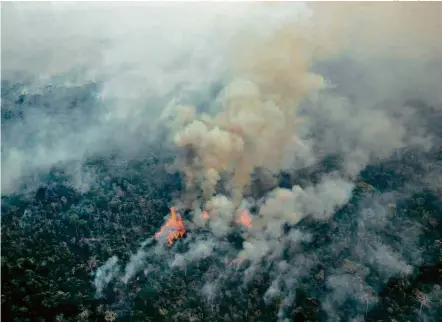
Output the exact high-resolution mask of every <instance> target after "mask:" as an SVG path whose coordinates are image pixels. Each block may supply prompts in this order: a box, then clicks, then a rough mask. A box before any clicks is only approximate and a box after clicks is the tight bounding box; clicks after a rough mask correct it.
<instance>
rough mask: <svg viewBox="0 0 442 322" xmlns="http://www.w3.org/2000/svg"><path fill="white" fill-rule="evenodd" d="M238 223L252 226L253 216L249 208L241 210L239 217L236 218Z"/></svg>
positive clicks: (248, 226)
mask: <svg viewBox="0 0 442 322" xmlns="http://www.w3.org/2000/svg"><path fill="white" fill-rule="evenodd" d="M236 223H237V224H241V225H243V226H245V227H247V228H252V217H251V216H250V213H249V211H248V210H247V209H242V210H241V211H240V212H239V218H238V219H237V220H236Z"/></svg>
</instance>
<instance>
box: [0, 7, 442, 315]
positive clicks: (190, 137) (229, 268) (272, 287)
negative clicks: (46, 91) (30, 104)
mask: <svg viewBox="0 0 442 322" xmlns="http://www.w3.org/2000/svg"><path fill="white" fill-rule="evenodd" d="M3 7H4V8H5V10H6V9H7V10H8V11H9V14H8V15H5V19H2V20H5V21H3V23H4V24H5V28H4V30H2V33H5V37H2V47H3V49H2V51H3V53H2V58H3V59H4V60H5V62H4V63H3V64H2V65H3V66H6V67H4V69H3V73H4V75H7V77H9V78H11V79H12V78H17V77H18V78H19V77H22V76H21V75H23V74H31V76H29V75H27V76H28V78H29V79H31V81H30V85H29V88H32V87H33V86H34V87H36V88H37V89H39V90H41V89H40V88H41V86H40V84H41V82H43V83H44V82H45V80H46V79H55V77H60V75H64V74H65V73H68V72H69V73H72V75H73V76H72V77H73V78H74V81H75V82H77V84H88V83H90V82H96V83H97V84H98V83H100V89H99V90H98V93H97V97H98V100H99V101H100V102H101V103H100V106H99V107H97V109H96V111H95V112H96V115H95V117H96V119H94V121H93V122H92V123H87V122H82V120H83V118H82V116H81V115H80V114H79V115H76V117H78V120H79V121H78V127H81V126H84V127H85V130H86V131H83V132H79V131H78V127H75V126H71V127H67V128H66V127H63V124H67V121H66V119H65V118H64V117H63V116H62V115H61V116H60V115H57V114H55V115H54V114H51V113H46V112H35V113H34V114H28V115H27V116H26V117H25V119H26V121H27V123H26V124H25V125H24V124H23V123H17V124H15V125H14V126H11V127H9V128H8V129H7V130H5V131H6V132H5V134H3V130H2V138H3V139H4V140H5V139H6V144H2V163H3V166H4V167H5V168H6V169H8V171H7V172H6V170H5V171H3V168H2V177H3V180H2V190H3V191H5V192H9V191H11V192H14V191H16V190H17V189H18V185H17V182H18V181H20V180H24V178H25V177H26V176H29V175H30V174H33V173H35V172H39V171H42V170H45V169H48V168H50V167H51V166H53V165H54V164H57V163H59V162H67V161H77V162H80V163H81V162H82V161H83V158H86V157H87V156H88V155H91V154H92V155H106V154H107V153H109V151H113V150H118V151H120V152H121V153H122V154H123V155H125V156H126V157H127V158H131V157H132V156H133V155H134V154H136V153H137V152H139V151H144V149H147V148H146V147H150V146H151V145H153V144H158V142H159V141H160V140H161V144H164V141H163V139H164V138H167V140H166V141H167V143H166V144H164V148H165V149H168V151H170V150H171V151H173V152H174V153H176V155H177V157H176V160H175V162H174V164H173V166H171V169H172V170H174V169H175V170H178V171H179V172H180V173H181V174H182V176H183V180H184V187H183V191H182V193H181V194H180V195H179V196H178V197H177V198H176V199H175V200H174V205H175V206H176V209H177V211H178V212H180V214H181V215H182V216H183V218H185V226H186V235H185V236H184V237H183V238H182V239H181V240H179V241H177V243H178V244H179V246H173V247H169V246H166V247H165V245H163V243H162V241H161V240H159V241H158V243H156V244H155V245H154V246H152V245H153V244H154V242H153V241H151V240H150V239H148V242H147V241H146V244H143V247H141V248H140V249H138V250H137V251H136V253H135V254H134V255H132V256H131V257H130V259H129V262H128V263H127V264H125V268H124V269H120V268H119V267H117V258H116V257H112V258H111V259H110V260H109V261H108V262H107V263H106V264H105V266H104V267H102V268H100V270H99V271H98V274H97V275H96V279H95V284H96V287H97V292H98V293H99V294H100V295H101V294H102V291H103V288H104V287H105V286H106V285H107V284H108V283H109V282H110V280H111V279H115V280H119V282H121V283H122V284H124V285H128V284H130V283H131V281H132V278H133V277H134V276H135V275H136V274H138V273H140V272H142V271H143V270H144V273H145V276H151V275H149V274H153V275H155V274H157V275H155V276H156V277H158V275H161V272H164V271H163V267H164V265H167V266H168V269H170V270H171V271H172V270H178V271H180V270H183V271H186V270H187V268H188V267H193V266H192V265H200V264H199V263H204V264H201V265H208V266H210V268H208V269H207V271H205V273H202V276H201V280H198V281H197V282H196V283H199V284H198V286H197V287H196V288H197V289H198V292H202V294H204V295H205V298H206V299H207V302H208V303H207V305H211V304H213V301H214V300H215V299H218V298H219V299H220V301H222V299H224V298H231V297H232V296H233V295H231V293H229V292H230V291H229V290H226V287H227V286H226V285H230V284H229V282H231V281H232V280H233V281H235V282H237V284H235V287H237V288H238V289H240V290H241V288H242V287H247V286H248V285H249V284H250V283H252V282H253V281H256V280H259V279H262V278H263V277H262V276H263V275H266V276H267V278H269V279H270V284H269V285H267V290H266V291H265V295H264V301H265V303H267V304H269V303H274V302H278V307H279V313H278V318H279V319H280V320H281V321H283V320H285V319H286V318H288V316H289V315H290V314H291V313H290V310H291V309H292V308H291V305H292V303H293V300H294V299H295V298H296V291H295V289H296V287H297V285H298V284H300V283H301V281H305V280H306V279H307V278H314V280H315V283H318V284H321V283H322V284H321V285H322V287H323V289H327V290H328V292H325V291H324V292H322V291H317V292H318V293H317V294H314V295H315V296H318V297H320V298H321V299H322V309H323V310H324V311H325V312H326V313H327V315H328V317H329V318H330V319H331V320H333V319H336V318H342V312H341V309H342V308H343V307H344V306H345V305H347V304H348V303H349V301H350V302H351V303H354V304H355V305H354V306H355V307H356V310H357V313H358V314H361V315H363V314H364V312H366V311H367V310H368V308H369V307H370V306H372V305H374V304H375V303H376V301H377V300H378V299H377V295H376V292H377V291H378V288H379V285H380V284H379V283H380V282H372V281H373V279H370V280H369V278H368V276H369V275H370V272H371V271H375V272H376V273H375V275H376V278H377V279H378V280H381V279H386V278H390V277H391V276H396V275H406V274H410V273H411V272H412V269H413V267H414V266H415V265H418V264H419V263H420V262H421V261H422V259H421V254H420V252H419V251H417V250H416V248H417V246H416V245H417V243H418V241H419V235H420V229H421V227H420V225H419V223H418V222H415V221H409V222H404V221H403V220H402V217H401V216H403V214H401V213H400V211H399V210H397V211H396V210H395V209H396V203H398V201H399V200H403V199H404V198H407V197H409V196H411V195H412V194H413V193H415V192H417V191H420V190H421V189H422V188H423V187H424V186H425V187H427V188H429V189H434V190H436V191H437V189H440V182H442V180H438V178H440V174H438V173H437V170H438V169H440V164H439V163H437V162H433V161H431V162H432V163H431V162H430V161H429V160H427V159H426V158H425V157H422V160H421V161H419V162H420V163H419V162H417V163H419V166H420V167H421V169H422V173H420V174H419V175H418V174H417V173H413V172H412V171H410V172H407V175H408V174H410V176H413V180H414V181H413V183H412V184H410V185H408V186H407V185H404V187H400V189H398V190H397V191H394V192H389V193H383V192H382V191H376V189H374V188H373V187H371V186H370V185H367V184H363V183H361V182H360V181H361V179H360V177H361V172H363V171H364V170H365V169H366V168H367V166H369V165H370V164H377V163H380V162H384V161H386V160H390V159H391V158H400V157H401V156H403V155H404V153H405V152H407V151H410V150H412V151H414V152H415V153H421V154H422V155H423V156H424V155H426V154H425V153H431V152H432V151H434V149H436V148H437V147H438V146H440V144H441V142H442V141H441V139H440V133H439V134H438V133H437V132H435V131H434V130H433V129H430V128H429V127H428V126H427V125H428V124H427V120H426V119H425V118H424V117H422V113H423V108H420V107H419V106H422V105H423V104H421V105H419V104H417V106H418V107H417V108H416V104H415V103H413V102H415V101H417V100H419V101H421V102H424V103H425V104H427V105H429V106H431V107H432V111H433V112H435V113H436V112H439V111H440V110H441V107H442V96H441V91H440V84H442V76H441V75H442V64H441V62H440V57H441V55H442V37H440V36H439V35H438V33H437V31H438V30H441V29H442V28H441V27H442V25H441V20H440V17H439V13H440V12H441V9H442V7H441V5H439V4H438V3H419V4H411V3H406V4H405V3H394V4H393V3H390V4H383V3H382V4H381V3H379V4H378V3H376V4H362V3H361V4H355V3H351V4H348V3H345V4H344V3H342V4H341V3H340V4H337V3H333V4H324V3H314V4H297V3H296V4H295V3H284V4H282V3H281V4H279V3H278V4H258V3H256V4H241V5H230V4H229V5H227V4H189V5H188V6H186V7H185V8H184V7H183V5H181V4H180V5H178V4H173V5H172V4H137V5H133V6H132V5H131V6H129V5H122V4H113V5H111V6H109V7H107V9H106V10H100V8H102V7H100V5H98V4H94V5H86V4H78V5H77V4H76V5H72V6H69V7H66V6H64V5H61V4H58V5H55V6H52V7H50V10H48V7H47V6H46V5H43V4H39V5H36V4H35V5H32V6H24V5H18V4H14V5H12V4H11V5H9V6H6V5H5V6H3V5H2V8H3ZM68 8H69V9H68ZM2 11H3V10H2ZM49 18H50V19H49ZM80 20H81V21H82V22H81V23H80ZM36 21H38V22H42V21H44V22H45V23H43V24H40V25H39V27H38V28H36V29H34V28H32V26H34V24H35V23H36ZM146 21H147V22H146ZM54 26H63V28H61V29H60V28H54ZM5 30H6V31H5ZM13 30H14V34H13V32H12V31H13ZM19 31H22V32H19ZM23 45H25V48H26V49H31V48H32V49H33V50H25V49H23ZM54 48H57V49H56V50H54ZM15 53H20V55H15ZM75 53H78V55H77V54H75ZM34 56H35V58H37V59H40V60H35V59H33V60H31V58H32V57H34ZM67 57H69V58H67ZM23 62H26V64H24V63H23ZM31 62H32V63H31ZM2 77H3V76H2ZM54 82H55V80H54ZM60 82H64V83H65V84H64V85H66V83H67V82H68V81H66V80H64V79H63V78H61V80H60ZM28 90H29V89H28ZM52 124H57V125H58V127H53V126H51V125H52ZM83 124H85V125H83ZM42 125H44V126H45V128H44V129H42V128H41V126H42ZM62 129H63V130H64V131H68V133H67V134H64V135H60V133H61V131H62ZM35 133H37V135H40V136H41V137H43V138H44V139H46V140H43V141H42V142H43V143H41V142H37V143H35V144H34V145H31V146H29V145H27V144H28V141H27V138H28V137H29V136H30V135H34V134H35ZM71 142H77V143H78V145H76V146H78V147H76V148H75V149H72V148H71ZM13 147H14V148H13ZM35 155H36V157H31V156H35ZM330 160H332V161H330ZM330 163H332V165H330ZM424 163H425V164H426V165H425V166H424V165H423V164H424ZM430 163H431V166H430V165H429V164H430ZM317 169H319V170H317ZM80 171H81V170H80ZM282 174H285V175H287V176H289V177H290V180H288V181H289V182H286V183H285V184H284V185H282V184H281V175H282ZM88 178H89V177H88ZM361 190H362V191H364V192H365V193H366V195H365V197H364V198H363V202H362V203H361V204H359V205H358V206H357V207H356V208H357V209H352V211H354V213H355V215H349V212H350V210H349V207H347V205H348V203H349V202H350V200H352V198H354V197H355V195H356V194H357V193H360V191H361ZM346 207H347V208H346ZM343 209H344V210H343ZM337 213H339V216H338V215H337ZM161 215H164V214H161ZM323 225H329V226H330V227H331V228H330V231H329V232H327V233H325V234H324V235H323V233H322V230H321V231H320V230H319V228H318V230H316V228H317V227H323ZM312 227H313V228H312ZM158 229H160V227H158ZM232 236H234V238H236V239H235V240H236V241H238V240H239V242H237V243H236V245H233V244H234V243H230V241H231V239H229V238H230V237H232ZM385 236H394V239H395V242H394V243H390V242H389V241H387V240H386V237H385ZM150 237H152V236H146V238H150ZM325 241H326V242H325ZM238 244H240V245H239V246H238ZM318 244H320V246H318ZM146 245H147V246H146ZM180 246H183V247H184V248H183V249H184V250H183V249H179V250H178V248H179V247H180ZM309 247H310V248H309ZM120 262H121V261H120ZM326 262H333V265H332V264H330V267H327V266H326V265H325V264H323V263H326ZM208 263H209V264H208ZM146 267H149V269H147V268H146ZM123 272H124V273H123ZM146 272H147V273H146ZM238 272H239V273H238ZM164 274H166V273H164ZM186 274H187V272H186ZM235 274H242V275H241V276H242V277H243V278H242V279H239V280H240V282H238V280H236V279H235V278H237V275H235ZM149 278H150V277H149ZM153 279H155V278H153ZM238 285H241V286H238ZM232 288H234V287H233V286H232ZM318 289H319V288H318ZM232 314H233V313H232ZM231 318H232V317H231ZM346 318H348V319H350V318H356V317H355V316H352V317H346ZM232 319H233V318H232Z"/></svg>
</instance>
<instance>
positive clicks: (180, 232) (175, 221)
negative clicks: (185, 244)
mask: <svg viewBox="0 0 442 322" xmlns="http://www.w3.org/2000/svg"><path fill="white" fill-rule="evenodd" d="M166 230H167V231H168V233H167V241H168V243H169V245H172V244H173V241H174V240H176V239H178V238H180V237H183V236H184V234H185V233H186V227H184V224H183V220H182V218H181V216H180V215H176V214H175V207H170V218H169V219H168V220H167V221H166V223H165V224H164V225H163V226H162V227H161V229H160V231H159V232H157V233H156V234H155V238H158V237H159V236H161V235H162V234H163V233H164V232H165V231H166Z"/></svg>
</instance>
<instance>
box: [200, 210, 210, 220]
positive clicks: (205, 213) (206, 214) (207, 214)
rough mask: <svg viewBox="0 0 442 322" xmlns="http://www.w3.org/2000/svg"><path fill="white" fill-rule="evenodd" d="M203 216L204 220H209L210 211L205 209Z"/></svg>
mask: <svg viewBox="0 0 442 322" xmlns="http://www.w3.org/2000/svg"><path fill="white" fill-rule="evenodd" d="M201 217H203V219H204V220H209V213H208V212H207V211H206V210H203V213H202V214H201Z"/></svg>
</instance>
